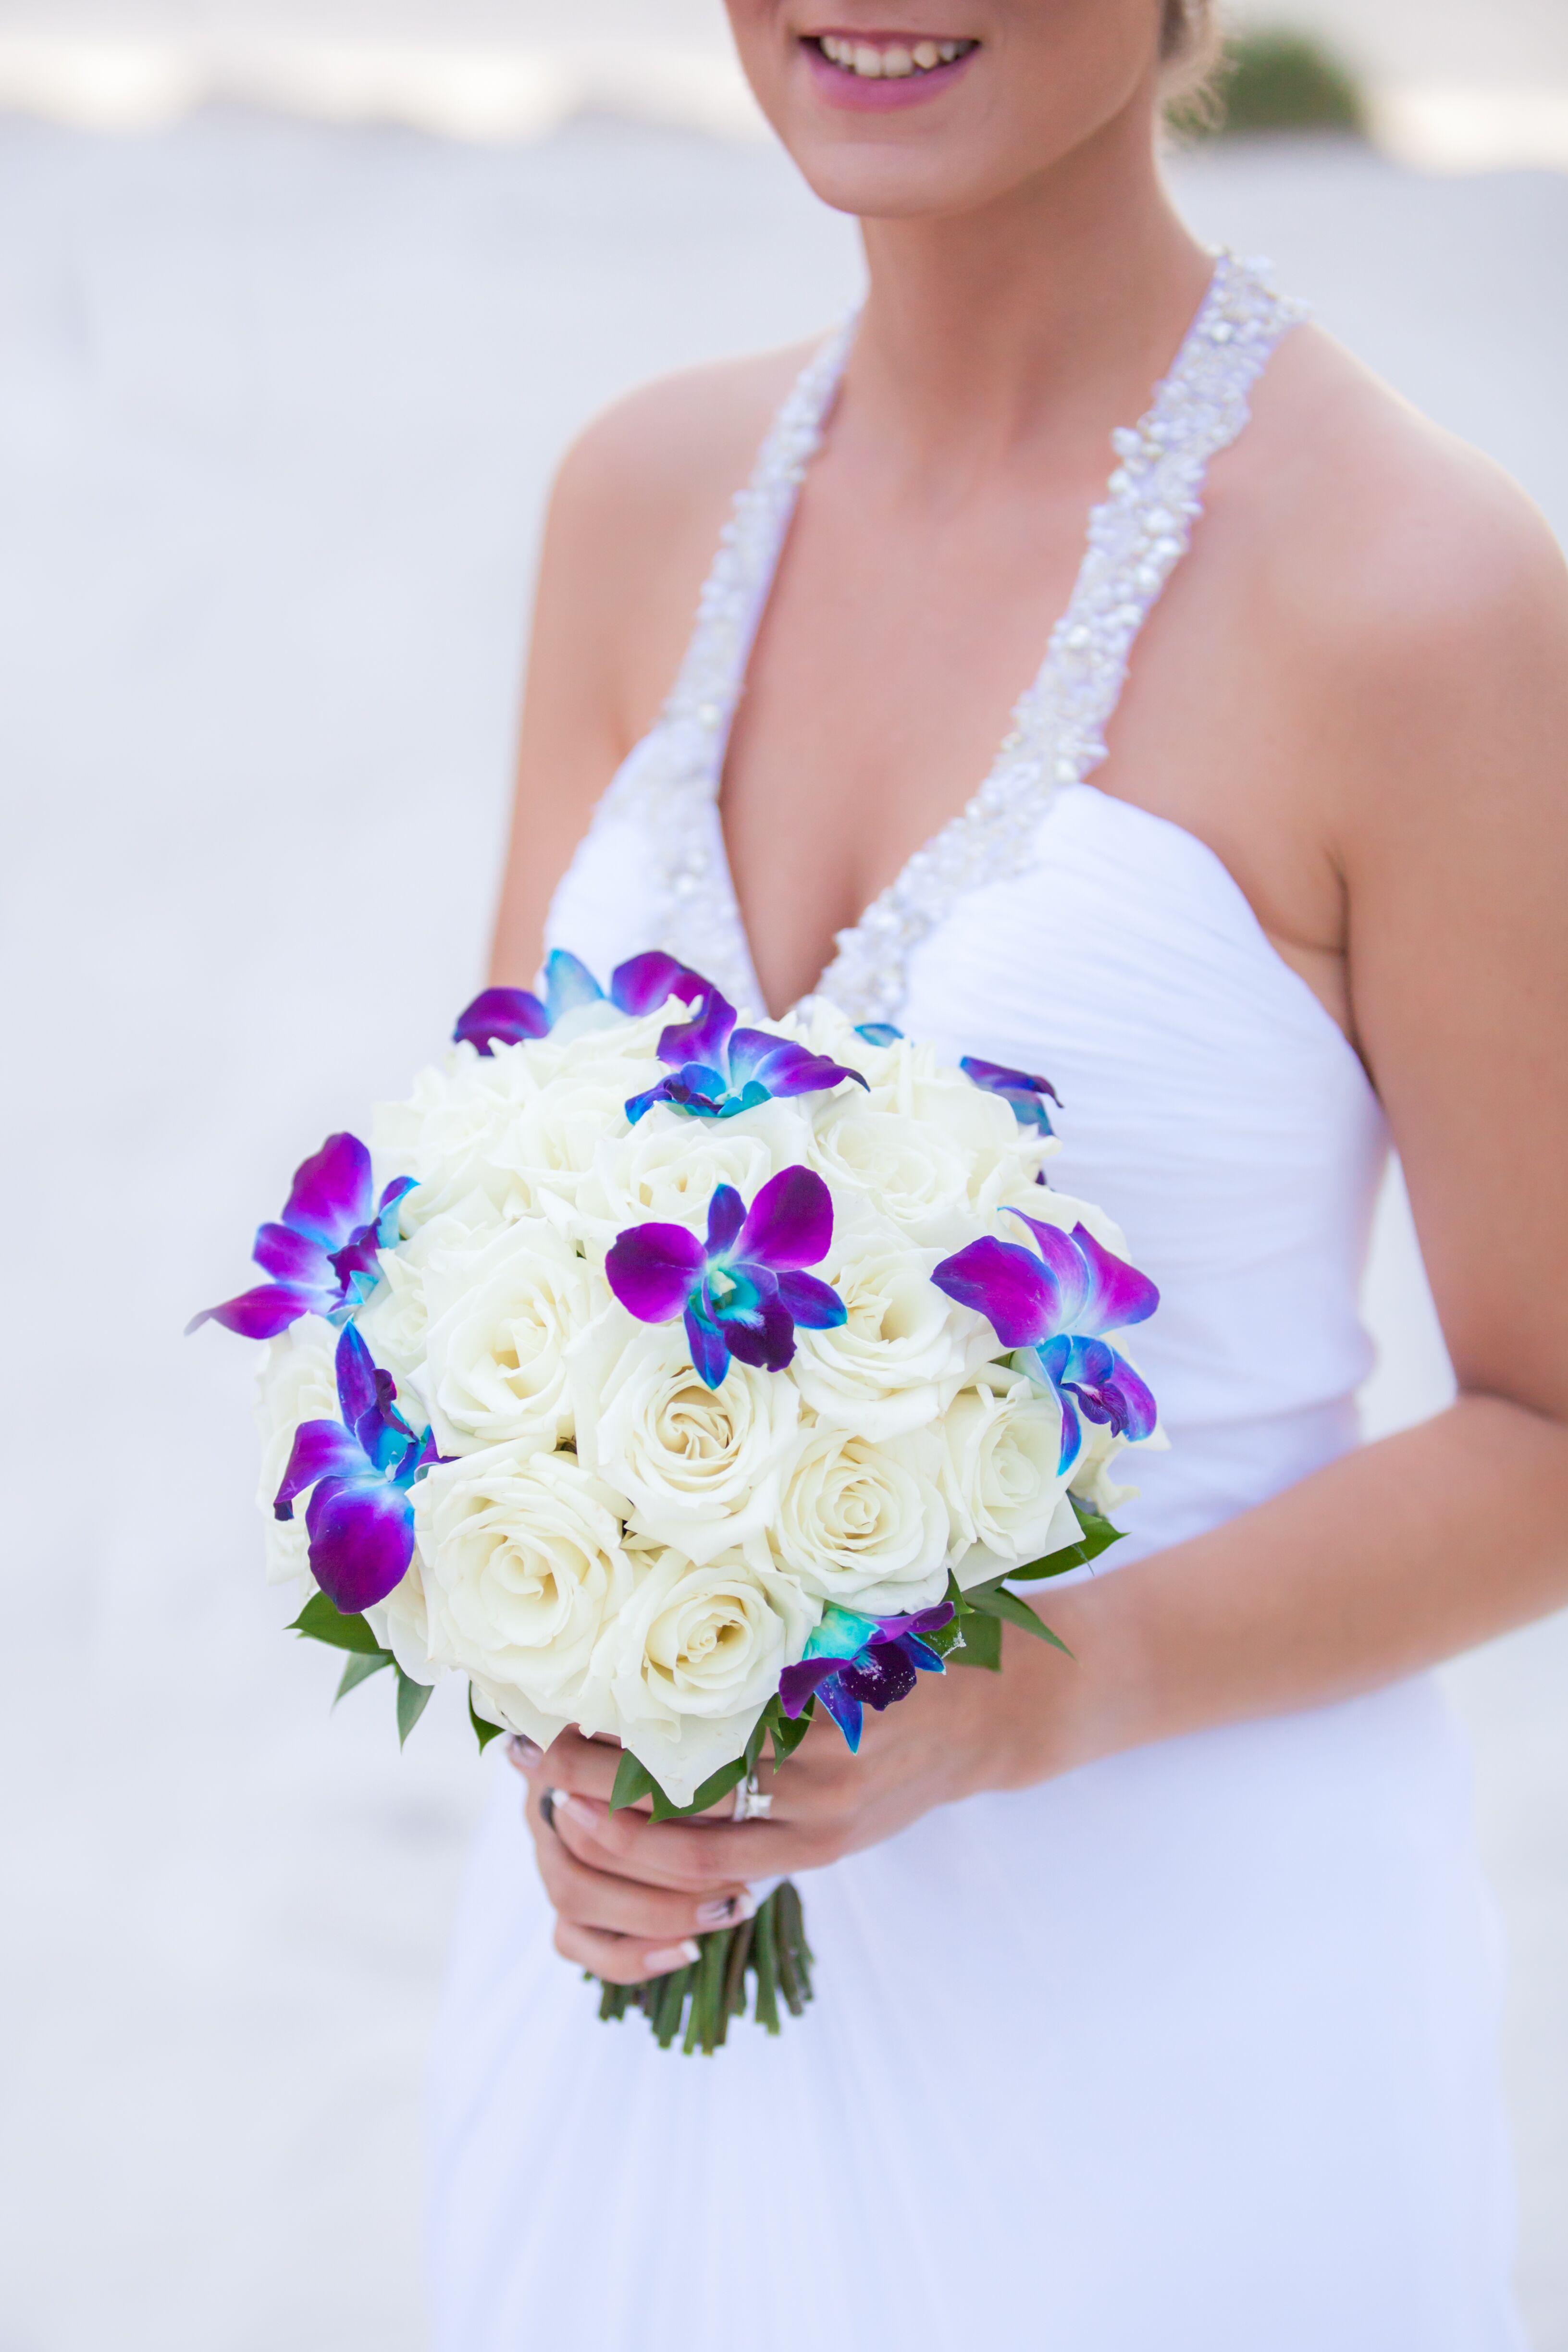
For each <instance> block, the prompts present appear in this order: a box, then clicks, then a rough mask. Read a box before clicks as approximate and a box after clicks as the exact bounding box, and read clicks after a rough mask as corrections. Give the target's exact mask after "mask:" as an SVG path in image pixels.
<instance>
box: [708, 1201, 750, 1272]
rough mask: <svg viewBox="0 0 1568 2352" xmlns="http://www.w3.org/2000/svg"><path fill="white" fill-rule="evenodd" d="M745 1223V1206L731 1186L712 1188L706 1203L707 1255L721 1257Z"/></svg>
mask: <svg viewBox="0 0 1568 2352" xmlns="http://www.w3.org/2000/svg"><path fill="white" fill-rule="evenodd" d="M745 1222H746V1204H745V1202H744V1201H742V1198H741V1196H740V1194H739V1192H736V1190H735V1187H734V1186H733V1184H719V1185H716V1186H715V1187H714V1192H713V1198H712V1199H711V1200H710V1202H709V1203H708V1255H709V1257H710V1258H716V1257H719V1256H721V1255H722V1254H723V1252H724V1251H725V1250H727V1249H728V1248H729V1246H730V1244H731V1242H732V1241H733V1240H734V1238H735V1235H736V1234H738V1233H739V1232H740V1230H741V1227H742V1225H743V1224H744V1223H745Z"/></svg>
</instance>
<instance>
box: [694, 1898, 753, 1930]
mask: <svg viewBox="0 0 1568 2352" xmlns="http://www.w3.org/2000/svg"><path fill="white" fill-rule="evenodd" d="M756 1908H757V1903H756V1897H755V1895H752V1894H751V1893H749V1892H748V1893H746V1894H744V1895H725V1897H724V1899H723V1901H722V1902H721V1903H700V1904H699V1905H698V1906H697V1924H698V1926H699V1927H732V1926H733V1925H734V1923H735V1921H736V1920H737V1919H750V1918H752V1917H753V1916H754V1915H755V1912H756Z"/></svg>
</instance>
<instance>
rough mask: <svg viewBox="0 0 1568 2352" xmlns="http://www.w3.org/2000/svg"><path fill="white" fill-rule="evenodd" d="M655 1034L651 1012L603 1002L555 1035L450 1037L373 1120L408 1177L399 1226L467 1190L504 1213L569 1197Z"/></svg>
mask: <svg viewBox="0 0 1568 2352" xmlns="http://www.w3.org/2000/svg"><path fill="white" fill-rule="evenodd" d="M657 1035H658V1027H657V1024H653V1023H651V1022H626V1021H622V1020H620V1019H619V1016H616V1015H613V1014H612V1018H611V1022H610V1023H609V1024H606V1025H605V1026H604V1027H603V1028H600V1029H596V1030H595V1031H593V1032H592V1033H591V1034H588V1035H586V1036H582V1035H579V1036H577V1037H575V1038H574V1039H570V1040H568V1041H567V1042H565V1043H559V1042H557V1040H556V1039H555V1038H553V1037H545V1038H539V1039H530V1040H527V1041H525V1042H524V1043H522V1044H521V1045H497V1046H495V1047H494V1048H493V1050H492V1051H491V1052H490V1053H489V1054H479V1053H478V1052H477V1051H476V1050H475V1048H474V1047H473V1046H471V1045H456V1046H454V1047H453V1048H452V1050H451V1052H450V1054H449V1055H447V1061H446V1064H445V1066H443V1067H441V1068H431V1069H426V1070H424V1071H422V1072H421V1073H420V1075H419V1076H418V1078H417V1079H416V1082H415V1087H414V1092H413V1095H412V1096H411V1097H410V1099H409V1100H408V1101H407V1102H406V1103H395V1104H384V1105H382V1106H381V1107H380V1108H378V1110H377V1112H376V1115H375V1124H374V1129H373V1134H374V1142H375V1147H376V1151H377V1155H378V1158H379V1159H381V1160H384V1161H385V1163H386V1164H387V1165H388V1166H389V1167H392V1168H395V1170H396V1171H397V1172H399V1173H402V1174H406V1175H410V1176H414V1177H416V1178H417V1180H418V1183H419V1190H418V1192H414V1193H411V1194H410V1195H409V1196H408V1199H407V1201H406V1202H405V1207H404V1213H403V1216H404V1225H405V1230H407V1231H410V1232H412V1231H413V1230H414V1229H415V1228H416V1226H418V1225H420V1224H422V1223H426V1222H427V1221H428V1220H429V1219H430V1218H431V1217H433V1216H437V1215H438V1214H440V1213H441V1212H442V1211H443V1210H446V1209H448V1208H452V1207H454V1206H455V1205H456V1204H457V1203H458V1202H460V1201H462V1200H463V1199H464V1198H465V1196H467V1195H468V1194H469V1193H471V1192H480V1193H482V1194H483V1195H484V1197H485V1198H486V1199H487V1200H488V1201H489V1203H490V1205H491V1209H492V1211H493V1213H494V1214H495V1216H496V1217H497V1218H500V1219H505V1220H507V1221H510V1219H512V1218H514V1217H520V1216H529V1215H533V1214H538V1213H542V1212H545V1211H547V1210H549V1209H550V1208H551V1207H552V1206H554V1205H557V1204H560V1203H562V1202H567V1203H569V1202H570V1201H571V1199H572V1197H573V1195H574V1192H575V1190H576V1187H577V1185H578V1183H579V1181H581V1178H582V1175H583V1172H584V1170H585V1169H586V1168H587V1167H588V1165H589V1163H590V1162H591V1160H592V1159H593V1156H594V1153H595V1150H596V1149H597V1147H598V1145H599V1143H600V1141H601V1140H602V1139H603V1138H604V1137H605V1135H616V1134H625V1133H626V1129H627V1127H628V1125H629V1122H628V1120H627V1118H626V1103H627V1101H628V1100H629V1099H630V1098H631V1097H632V1096H634V1095H637V1094H640V1093H642V1092H643V1091H644V1090H645V1089H646V1088H647V1087H649V1086H651V1085H652V1084H653V1083H654V1081H655V1079H656V1078H657V1077H658V1076H659V1075H660V1070H659V1065H658V1062H657V1061H655V1060H654V1059H653V1058H652V1042H653V1039H654V1038H656V1037H657Z"/></svg>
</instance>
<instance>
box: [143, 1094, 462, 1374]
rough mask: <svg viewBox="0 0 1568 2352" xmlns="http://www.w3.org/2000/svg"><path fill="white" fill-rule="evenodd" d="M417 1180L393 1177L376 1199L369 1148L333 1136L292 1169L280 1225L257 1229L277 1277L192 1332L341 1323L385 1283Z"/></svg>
mask: <svg viewBox="0 0 1568 2352" xmlns="http://www.w3.org/2000/svg"><path fill="white" fill-rule="evenodd" d="M414 1181H415V1180H414V1178H413V1177H412V1176H396V1177H394V1179H393V1181H392V1182H391V1183H390V1184H389V1185H388V1186H387V1187H386V1190H385V1191H384V1192H383V1194H382V1196H381V1198H380V1200H379V1201H377V1200H376V1199H375V1198H374V1189H373V1186H372V1181H371V1168H370V1153H369V1152H368V1151H367V1150H365V1147H364V1145H363V1143H362V1142H361V1141H360V1139H359V1138H358V1136H357V1135H329V1136H328V1138H327V1139H326V1141H325V1143H323V1144H322V1146H321V1150H320V1151H318V1152H316V1153H315V1154H314V1155H313V1157H312V1158H310V1159H309V1160H304V1161H302V1162H301V1164H300V1166H299V1167H298V1168H296V1170H295V1171H294V1183H293V1188H292V1190H291V1191H290V1192H289V1199H288V1202H287V1203H286V1205H285V1207H284V1211H283V1217H282V1222H281V1223H279V1224H276V1225H260V1226H258V1228H257V1234H256V1247H255V1248H254V1249H253V1250H252V1252H251V1255H252V1257H253V1258H254V1259H255V1260H256V1263H257V1265H258V1266H260V1267H261V1269H262V1271H263V1272H264V1273H266V1274H268V1275H269V1276H271V1280H270V1281H268V1282H263V1283H258V1285H257V1286H256V1288H255V1289H254V1290H247V1291H242V1292H241V1294H240V1296H239V1297H237V1298H228V1299H226V1300H225V1301H224V1303H223V1305H222V1306H221V1307H204V1308H203V1309H202V1312H201V1313H200V1314H199V1315H193V1316H192V1318H191V1319H190V1321H189V1322H188V1323H187V1324H186V1326H185V1330H186V1332H187V1334H189V1333H190V1332H192V1331H195V1329H196V1328H198V1326H199V1325H201V1324H203V1323H208V1322H212V1323H221V1324H222V1325H223V1327H224V1328H225V1330H226V1331H237V1332H238V1333H239V1335H240V1337H241V1339H276V1338H277V1337H278V1334H279V1331H286V1330H287V1329H288V1328H289V1324H290V1323H296V1322H298V1321H299V1319H300V1316H301V1315H324V1316H326V1317H327V1318H328V1320H329V1321H331V1322H334V1323H340V1322H342V1319H343V1318H344V1317H345V1316H348V1315H352V1314H353V1311H354V1309H355V1307H359V1306H361V1305H362V1304H363V1301H364V1300H365V1299H367V1298H368V1297H370V1294H371V1292H372V1291H373V1290H374V1288H375V1286H376V1284H377V1282H378V1281H379V1280H380V1278H381V1269H380V1267H379V1265H377V1263H376V1252H377V1250H381V1249H390V1248H391V1247H392V1246H393V1244H395V1241H396V1240H397V1204H398V1202H400V1201H401V1200H402V1198H403V1196H404V1194H405V1192H412V1191H413V1190H414Z"/></svg>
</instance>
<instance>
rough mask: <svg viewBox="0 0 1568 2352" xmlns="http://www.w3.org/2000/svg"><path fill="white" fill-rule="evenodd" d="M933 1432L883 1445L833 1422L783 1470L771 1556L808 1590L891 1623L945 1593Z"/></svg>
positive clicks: (938, 1449)
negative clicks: (891, 1620) (780, 1497)
mask: <svg viewBox="0 0 1568 2352" xmlns="http://www.w3.org/2000/svg"><path fill="white" fill-rule="evenodd" d="M941 1466H942V1446H941V1444H940V1443H939V1442H938V1440H937V1439H936V1437H935V1434H934V1433H933V1432H931V1431H922V1432H921V1433H919V1434H918V1435H916V1436H914V1437H908V1438H892V1439H889V1441H888V1443H887V1444H882V1445H876V1444H872V1443H871V1441H870V1439H868V1438H865V1437H857V1436H855V1435H853V1434H852V1433H850V1432H848V1431H847V1430H844V1429H837V1428H835V1427H834V1426H833V1425H832V1424H831V1423H822V1424H820V1425H819V1426H817V1427H816V1428H815V1429H813V1430H811V1431H810V1432H809V1433H807V1436H806V1439H805V1444H804V1445H803V1446H802V1448H801V1450H800V1452H799V1453H798V1454H796V1455H795V1460H794V1462H793V1463H792V1464H791V1465H790V1470H789V1475H788V1477H787V1478H786V1480H785V1482H784V1494H783V1497H782V1499H781V1501H780V1505H779V1511H778V1517H777V1521H776V1523H775V1524H774V1526H773V1529H772V1531H771V1538H770V1539H771V1542H772V1546H773V1556H774V1558H775V1559H776V1560H777V1561H778V1563H779V1565H780V1567H781V1568H784V1569H787V1570H789V1571H790V1572H791V1573H792V1574H793V1575H794V1576H795V1578H796V1579H797V1580H798V1581H799V1582H800V1584H801V1585H802V1586H803V1587H804V1589H805V1591H807V1592H812V1593H816V1595H817V1596H818V1597H819V1598H820V1599H822V1600H824V1601H838V1602H840V1603H842V1604H843V1605H844V1606H845V1607H853V1608H855V1609H858V1610H861V1611H863V1612H866V1613H867V1614H868V1615H870V1616H873V1617H897V1616H904V1615H907V1614H910V1613H911V1612H913V1611H915V1610H917V1609H929V1608H931V1606H932V1604H933V1603H934V1602H936V1601H940V1600H941V1599H942V1594H943V1593H944V1592H945V1591H946V1590H947V1567H946V1561H947V1552H948V1542H949V1528H948V1511H947V1505H946V1503H945V1502H944V1501H943V1499H942V1492H941V1489H940V1487H939V1486H938V1483H937V1475H938V1474H939V1472H940V1469H941Z"/></svg>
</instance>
